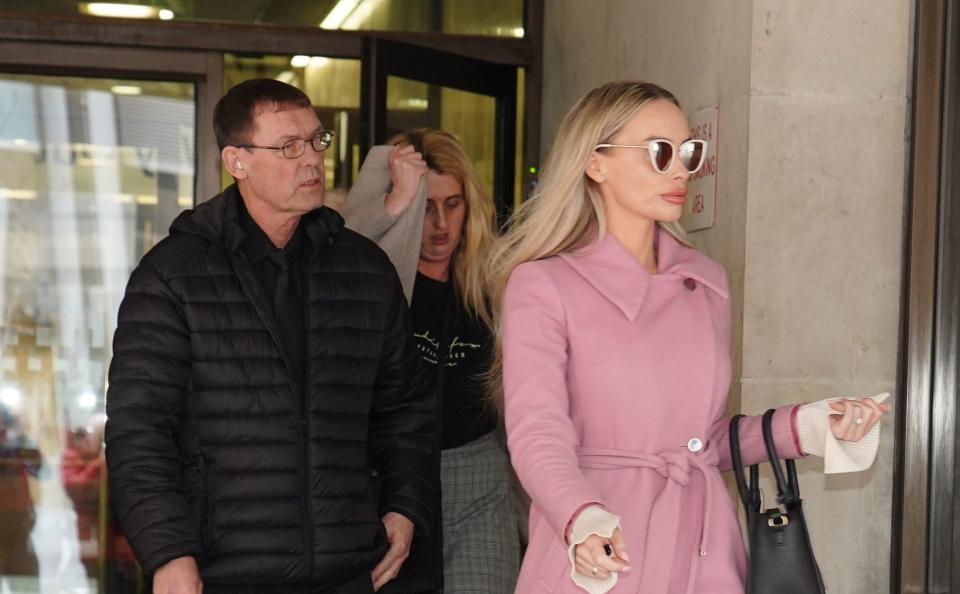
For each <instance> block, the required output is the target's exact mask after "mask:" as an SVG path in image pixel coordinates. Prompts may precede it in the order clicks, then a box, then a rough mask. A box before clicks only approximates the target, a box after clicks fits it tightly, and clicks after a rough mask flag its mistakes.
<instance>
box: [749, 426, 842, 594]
mask: <svg viewBox="0 0 960 594" xmlns="http://www.w3.org/2000/svg"><path fill="white" fill-rule="evenodd" d="M773 412H774V411H773V409H770V410H768V411H767V412H766V413H764V415H763V441H764V443H765V444H766V446H767V455H768V456H769V458H770V465H771V467H772V468H773V476H774V478H775V479H776V482H777V503H778V504H779V506H778V507H774V508H772V509H767V510H761V509H760V508H761V503H762V502H761V497H760V481H759V474H760V472H759V466H758V465H756V464H755V465H753V466H751V467H750V482H749V483H747V481H746V480H745V479H744V476H743V461H742V459H741V457H740V432H739V427H740V418H741V417H742V416H743V415H737V416H735V417H733V418H732V419H731V420H730V457H731V459H732V461H733V471H734V473H735V475H736V477H737V487H738V489H739V491H740V499H741V500H742V501H743V507H744V509H746V511H747V538H748V539H749V541H750V561H749V569H748V571H747V594H770V593H772V592H776V593H777V594H824V592H825V590H824V586H823V578H822V577H821V575H820V567H819V566H818V565H817V560H816V558H815V557H814V556H813V547H812V546H811V545H810V535H809V534H808V533H807V523H806V521H805V520H804V517H803V506H802V502H801V500H800V485H799V483H798V482H797V468H796V465H795V464H794V462H793V460H787V461H786V464H787V475H786V477H784V475H783V469H782V468H781V466H780V460H779V458H778V457H777V451H776V448H775V447H774V444H773V431H772V429H771V426H772V422H773Z"/></svg>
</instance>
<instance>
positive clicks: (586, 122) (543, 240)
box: [485, 81, 690, 410]
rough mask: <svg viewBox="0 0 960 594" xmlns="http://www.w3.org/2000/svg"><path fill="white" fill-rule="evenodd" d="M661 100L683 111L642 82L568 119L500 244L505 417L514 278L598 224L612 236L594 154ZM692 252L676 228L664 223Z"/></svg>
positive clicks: (497, 276) (613, 86)
mask: <svg viewBox="0 0 960 594" xmlns="http://www.w3.org/2000/svg"><path fill="white" fill-rule="evenodd" d="M658 99H663V100H666V101H669V102H671V103H673V104H674V105H677V106H678V107H679V105H680V104H679V102H678V101H677V98H676V97H674V95H673V94H672V93H671V92H670V91H667V90H666V89H664V88H662V87H659V86H657V85H655V84H652V83H646V82H640V81H620V82H611V83H607V84H605V85H603V86H600V87H597V88H595V89H593V90H592V91H590V92H588V93H587V94H586V95H584V96H583V97H581V98H580V100H579V101H577V103H576V105H574V106H573V108H572V109H571V110H570V112H569V113H568V114H567V115H566V117H565V118H564V119H563V122H562V123H561V124H560V128H559V130H558V131H557V135H556V138H555V139H554V142H553V147H552V149H551V151H550V154H549V156H548V157H547V159H546V162H545V164H544V167H543V174H542V175H541V177H540V183H539V184H538V186H537V190H536V192H535V193H534V194H533V196H532V197H531V198H530V199H529V200H527V201H526V202H524V203H523V204H521V205H520V207H518V208H517V209H516V211H514V214H513V218H512V220H511V225H510V229H509V231H507V232H506V233H505V234H504V235H503V237H501V238H500V240H499V241H498V242H497V243H496V244H495V245H494V247H493V249H492V250H491V252H490V257H489V259H488V260H487V263H486V267H485V272H486V280H487V285H488V291H489V294H490V299H491V309H492V313H493V322H494V324H493V329H494V336H495V339H496V347H495V350H494V360H493V366H492V368H491V370H490V376H489V377H490V387H491V392H492V393H493V397H494V400H495V402H496V403H497V405H498V407H499V408H500V409H501V410H502V401H503V386H502V383H501V380H502V377H501V376H502V368H501V366H502V352H501V344H500V342H501V335H500V328H499V323H500V312H501V307H502V304H503V293H504V290H505V288H506V285H507V279H508V278H509V277H510V274H511V273H512V272H513V270H514V268H516V267H517V266H519V265H520V264H522V263H524V262H529V261H532V260H539V259H541V258H546V257H549V256H553V255H556V254H560V253H563V252H567V251H569V250H571V249H572V248H574V247H575V246H577V245H578V244H579V243H581V242H582V241H583V240H584V238H585V236H586V234H587V232H588V231H589V230H590V228H591V227H592V226H593V225H594V224H596V226H597V228H598V230H599V237H601V238H602V237H603V235H604V234H605V233H606V218H605V216H604V213H603V206H602V202H601V197H600V189H599V187H598V185H597V184H596V182H594V181H593V180H592V179H590V178H589V177H588V176H587V175H586V169H587V165H588V163H589V161H590V156H591V155H592V154H593V151H594V147H596V146H597V145H598V144H600V143H603V142H610V141H611V140H612V139H613V137H614V136H616V134H617V133H618V132H620V130H622V129H623V127H624V126H625V125H626V124H627V122H628V121H630V119H631V118H632V117H633V116H634V115H635V114H636V113H637V111H639V110H640V109H641V108H642V107H644V106H645V105H647V104H648V103H650V102H651V101H655V100H658ZM659 224H660V226H661V227H663V228H664V229H666V230H667V231H668V232H669V233H670V234H671V235H673V236H674V237H676V238H677V239H678V240H679V241H680V242H682V243H683V244H685V245H690V242H689V240H688V239H687V238H686V234H685V233H684V232H683V229H682V228H681V227H680V226H679V225H678V224H676V223H663V222H661V223H659Z"/></svg>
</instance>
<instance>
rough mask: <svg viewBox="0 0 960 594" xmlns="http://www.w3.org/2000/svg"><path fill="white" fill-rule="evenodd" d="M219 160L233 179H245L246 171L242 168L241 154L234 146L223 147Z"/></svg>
mask: <svg viewBox="0 0 960 594" xmlns="http://www.w3.org/2000/svg"><path fill="white" fill-rule="evenodd" d="M220 160H221V161H223V166H224V167H226V168H227V171H228V172H229V173H230V175H232V176H233V177H234V179H238V180H239V179H246V178H247V170H246V169H244V168H243V154H242V152H241V151H240V149H238V148H237V147H235V146H225V147H223V150H222V151H220Z"/></svg>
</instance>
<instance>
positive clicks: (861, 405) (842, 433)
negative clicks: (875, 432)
mask: <svg viewBox="0 0 960 594" xmlns="http://www.w3.org/2000/svg"><path fill="white" fill-rule="evenodd" d="M830 408H832V409H833V410H835V411H837V412H836V414H833V415H830V430H831V431H833V435H834V437H836V438H837V439H842V440H843V441H860V439H861V438H862V437H863V436H864V435H866V434H867V433H868V432H869V431H870V430H871V429H873V426H874V425H876V424H877V423H879V422H880V419H881V417H883V415H884V414H886V413H888V412H890V410H891V409H890V405H889V404H877V403H876V402H874V400H873V399H872V398H843V399H840V400H837V401H835V402H831V403H830Z"/></svg>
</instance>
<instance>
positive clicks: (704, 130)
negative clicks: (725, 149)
mask: <svg viewBox="0 0 960 594" xmlns="http://www.w3.org/2000/svg"><path fill="white" fill-rule="evenodd" d="M719 131H720V106H719V105H713V106H710V107H707V108H704V109H701V110H700V111H698V112H696V113H692V114H690V137H691V138H701V139H703V140H706V141H707V154H706V155H704V162H703V167H701V168H700V171H697V172H696V173H694V174H693V175H691V176H690V179H689V181H688V182H687V202H686V204H684V206H683V218H682V219H681V223H682V224H683V228H684V229H686V230H687V231H697V230H699V229H707V228H710V227H713V225H714V224H715V223H716V222H717V145H718V144H719V142H720V141H719Z"/></svg>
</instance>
